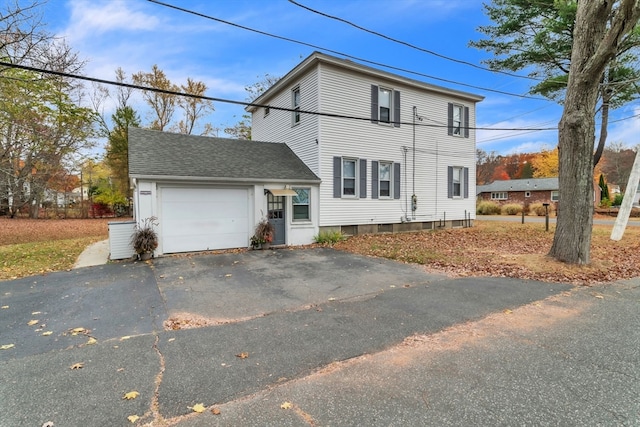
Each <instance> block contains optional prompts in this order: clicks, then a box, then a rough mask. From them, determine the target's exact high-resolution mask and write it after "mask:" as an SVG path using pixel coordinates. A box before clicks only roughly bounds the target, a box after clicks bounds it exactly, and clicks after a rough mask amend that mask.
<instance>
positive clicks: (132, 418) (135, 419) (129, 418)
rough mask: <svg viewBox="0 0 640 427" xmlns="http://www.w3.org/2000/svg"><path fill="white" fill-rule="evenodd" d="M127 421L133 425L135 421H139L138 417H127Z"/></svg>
mask: <svg viewBox="0 0 640 427" xmlns="http://www.w3.org/2000/svg"><path fill="white" fill-rule="evenodd" d="M127 419H128V420H129V421H130V422H131V424H133V423H135V422H136V421H138V420H139V419H140V417H139V416H137V415H129V416H128V417H127Z"/></svg>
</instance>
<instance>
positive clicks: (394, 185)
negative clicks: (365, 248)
mask: <svg viewBox="0 0 640 427" xmlns="http://www.w3.org/2000/svg"><path fill="white" fill-rule="evenodd" d="M482 99H483V97H481V96H478V95H473V94H470V93H466V92H461V91H457V90H451V89H446V88H443V87H439V86H434V85H430V84H427V83H424V82H420V81H417V80H413V79H409V78H406V77H401V76H398V75H396V74H392V73H388V72H386V71H381V70H378V69H374V68H371V67H367V66H364V65H361V64H357V63H355V62H352V61H350V60H344V59H339V58H336V57H333V56H329V55H325V54H322V53H318V52H315V53H313V54H311V55H310V56H309V57H308V58H306V59H305V60H304V61H303V62H302V63H300V64H299V65H298V66H297V67H295V68H294V69H293V70H291V71H290V72H289V73H288V74H287V75H285V76H284V77H283V78H282V79H280V80H279V81H278V82H277V83H276V84H275V85H273V86H272V87H271V88H269V89H268V90H267V91H266V92H264V93H263V94H262V95H261V96H260V97H259V98H257V99H256V100H254V103H253V105H251V106H249V107H247V111H249V112H251V114H252V122H251V123H252V128H251V131H252V137H253V138H255V139H256V140H261V141H273V142H281V143H285V144H287V145H288V146H289V147H291V149H292V150H293V152H294V153H296V154H297V155H298V157H299V158H300V159H302V160H303V161H304V163H305V164H307V165H308V166H309V168H311V170H312V171H313V172H314V173H315V174H316V175H317V176H319V177H320V178H321V180H322V182H321V184H320V200H319V203H320V206H319V215H320V218H319V226H320V229H321V230H328V229H341V230H342V231H343V232H346V233H349V234H357V233H363V232H377V231H402V230H415V229H431V228H434V227H437V226H459V225H462V224H463V221H464V220H465V219H467V220H473V219H475V194H476V193H475V191H476V188H475V156H476V132H475V121H476V114H475V112H476V103H477V102H479V101H481V100H482Z"/></svg>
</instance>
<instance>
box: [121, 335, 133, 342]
mask: <svg viewBox="0 0 640 427" xmlns="http://www.w3.org/2000/svg"><path fill="white" fill-rule="evenodd" d="M129 338H131V337H130V336H129V335H126V336H124V337H122V338H120V341H125V340H128V339H129Z"/></svg>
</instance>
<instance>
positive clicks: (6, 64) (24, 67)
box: [0, 61, 557, 131]
mask: <svg viewBox="0 0 640 427" xmlns="http://www.w3.org/2000/svg"><path fill="white" fill-rule="evenodd" d="M0 66H4V67H9V68H18V69H21V70H27V71H32V72H36V73H43V74H51V75H54V76H59V77H67V78H72V79H79V80H85V81H89V82H94V83H102V84H106V85H112V86H121V87H126V88H130V89H138V90H143V91H149V92H156V93H163V94H167V95H174V96H183V97H186V98H192V99H201V100H207V101H214V102H221V103H224V104H235V105H244V106H248V107H261V108H269V109H271V110H278V111H287V112H294V111H295V112H298V113H300V114H309V115H314V116H323V117H333V118H337V119H349V120H360V121H371V117H358V116H346V115H344V114H335V113H321V112H317V111H307V110H299V109H294V108H287V107H277V106H274V105H269V104H256V103H254V102H247V101H235V100H232V99H225V98H216V97H211V96H204V95H194V94H191V93H186V92H177V91H173V90H166V89H158V88H153V87H148V86H140V85H135V84H131V83H124V82H117V81H113V80H105V79H99V78H96V77H88V76H81V75H77V74H70V73H64V72H61V71H53V70H45V69H42V68H36V67H30V66H28V65H19V64H12V63H10V62H2V61H0ZM0 78H4V76H2V74H0ZM399 123H400V124H402V125H407V126H413V125H414V123H413V122H399ZM415 126H422V127H431V128H446V127H448V126H447V125H445V124H443V125H435V124H427V123H415ZM461 128H462V129H470V130H496V131H498V130H499V131H528V130H536V131H544V130H555V129H557V128H539V129H532V128H485V127H464V126H462V127H461Z"/></svg>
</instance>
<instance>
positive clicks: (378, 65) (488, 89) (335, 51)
mask: <svg viewBox="0 0 640 427" xmlns="http://www.w3.org/2000/svg"><path fill="white" fill-rule="evenodd" d="M147 1H149V2H151V3H155V4H157V5H159V6H164V7H168V8H170V9H174V10H178V11H180V12H184V13H189V14H191V15H195V16H198V17H201V18H205V19H210V20H212V21H216V22H219V23H221V24H225V25H230V26H232V27H236V28H240V29H242V30H246V31H251V32H254V33H257V34H261V35H263V36H267V37H273V38H276V39H279V40H284V41H287V42H291V43H296V44H299V45H302V46H307V47H310V48H313V49H316V50H322V51H325V52H330V53H333V54H334V55H340V56H344V57H345V58H350V59H353V60H356V61H360V62H363V63H366V64H371V65H375V66H377V67H382V68H388V69H390V70H395V71H400V72H403V73H408V74H414V75H416V76H421V77H425V78H428V79H432V80H437V81H441V82H445V83H450V84H454V85H458V86H464V87H470V88H472V89H478V90H483V91H486V92H493V93H499V94H501V95H507V96H515V97H517V98H523V99H534V100H536V101H549V100H548V99H545V98H540V97H536V96H528V95H522V94H518V93H512V92H505V91H501V90H497V89H490V88H486V87H482V86H476V85H472V84H468V83H462V82H458V81H455V80H449V79H444V78H441V77H436V76H432V75H429V74H424V73H421V72H418V71H413V70H408V69H406V68H401V67H395V66H393V65H388V64H383V63H381V62H376V61H370V60H368V59H364V58H360V57H357V56H353V55H349V54H348V53H344V52H340V51H337V50H333V49H328V48H326V47H322V46H318V45H314V44H311V43H307V42H303V41H300V40H295V39H292V38H289V37H284V36H279V35H276V34H271V33H267V32H266V31H261V30H256V29H255V28H250V27H246V26H244V25H240V24H236V23H233V22H229V21H225V20H224V19H220V18H216V17H213V16H210V15H205V14H204V13H200V12H195V11H193V10H190V9H185V8H183V7H180V6H175V5H172V4H169V3H165V2H161V1H159V0H147Z"/></svg>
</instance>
